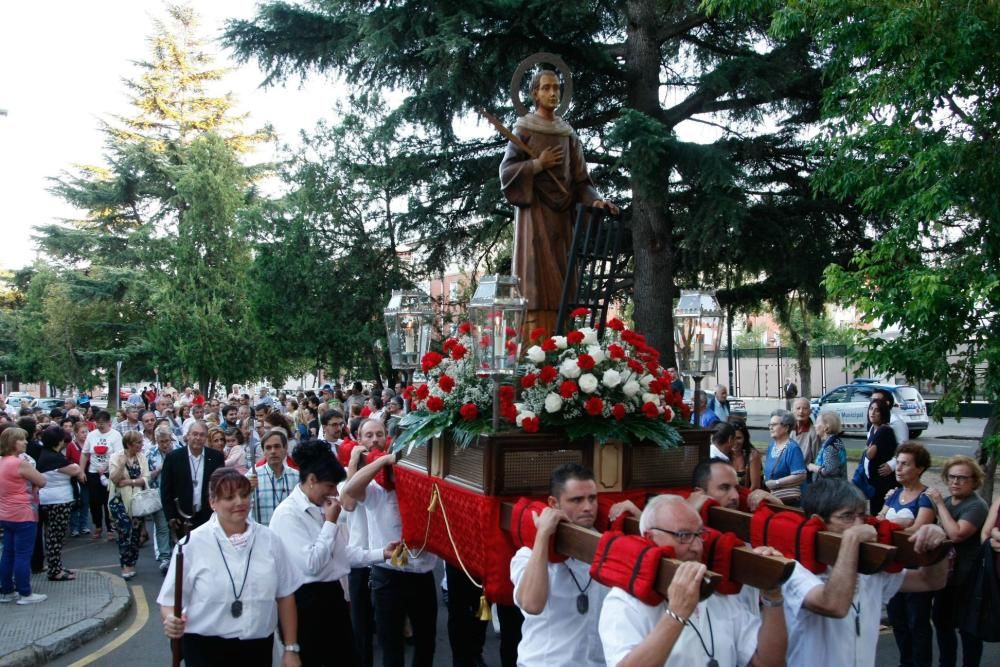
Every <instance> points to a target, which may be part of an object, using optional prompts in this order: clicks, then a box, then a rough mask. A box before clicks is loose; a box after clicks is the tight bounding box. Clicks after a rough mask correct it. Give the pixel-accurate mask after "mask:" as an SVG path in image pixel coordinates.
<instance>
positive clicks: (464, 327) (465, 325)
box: [458, 322, 472, 336]
mask: <svg viewBox="0 0 1000 667" xmlns="http://www.w3.org/2000/svg"><path fill="white" fill-rule="evenodd" d="M470 331H472V323H471V322H462V323H461V324H459V325H458V333H460V334H462V335H463V336H467V335H469V332H470Z"/></svg>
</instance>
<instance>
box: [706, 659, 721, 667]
mask: <svg viewBox="0 0 1000 667" xmlns="http://www.w3.org/2000/svg"><path fill="white" fill-rule="evenodd" d="M708 667H719V661H718V660H716V659H715V658H712V659H710V660H709V661H708Z"/></svg>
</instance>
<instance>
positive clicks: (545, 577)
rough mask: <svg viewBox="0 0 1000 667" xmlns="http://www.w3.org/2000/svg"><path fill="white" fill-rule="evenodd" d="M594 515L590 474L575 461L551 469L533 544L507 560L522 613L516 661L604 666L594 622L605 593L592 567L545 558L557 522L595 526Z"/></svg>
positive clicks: (594, 486)
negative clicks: (593, 579)
mask: <svg viewBox="0 0 1000 667" xmlns="http://www.w3.org/2000/svg"><path fill="white" fill-rule="evenodd" d="M596 518H597V483H596V482H595V481H594V473H593V472H591V471H590V470H588V469H587V468H584V467H583V466H581V465H578V464H575V463H567V464H564V465H561V466H559V467H558V468H556V469H555V470H553V471H552V475H551V478H550V488H549V497H548V507H546V508H545V510H544V511H543V512H542V513H541V514H540V515H538V516H535V517H534V519H535V526H536V527H537V528H538V532H537V534H536V536H535V543H534V545H533V546H532V548H530V549H529V548H528V547H521V548H520V549H519V550H518V551H517V553H516V554H514V558H513V559H512V560H511V562H510V578H511V581H512V582H513V583H514V604H516V605H517V606H518V607H519V608H520V609H521V611H523V612H524V625H523V626H522V627H521V643H520V644H518V647H517V664H518V665H528V666H534V665H553V666H554V665H595V666H596V665H603V664H604V660H603V654H602V650H601V645H600V642H599V641H598V636H597V632H596V630H597V621H598V619H599V618H600V614H601V606H602V603H603V602H604V597H605V596H606V595H607V593H608V589H607V587H606V586H602V585H601V584H599V583H597V582H596V581H592V580H591V578H590V565H589V564H588V563H585V562H583V561H579V560H576V559H575V558H570V559H569V560H566V561H563V562H561V563H550V562H549V542H550V541H551V539H552V536H553V535H554V534H555V531H556V528H557V527H558V526H559V522H560V521H568V522H569V523H572V524H575V525H577V526H581V527H583V528H593V527H594V521H595V520H596Z"/></svg>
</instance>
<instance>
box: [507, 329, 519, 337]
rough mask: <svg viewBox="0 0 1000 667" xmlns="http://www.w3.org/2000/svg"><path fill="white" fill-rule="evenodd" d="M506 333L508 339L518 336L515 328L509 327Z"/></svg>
mask: <svg viewBox="0 0 1000 667" xmlns="http://www.w3.org/2000/svg"><path fill="white" fill-rule="evenodd" d="M504 333H505V334H507V337H508V338H510V337H511V336H516V335H517V329H515V328H514V327H507V328H506V329H504Z"/></svg>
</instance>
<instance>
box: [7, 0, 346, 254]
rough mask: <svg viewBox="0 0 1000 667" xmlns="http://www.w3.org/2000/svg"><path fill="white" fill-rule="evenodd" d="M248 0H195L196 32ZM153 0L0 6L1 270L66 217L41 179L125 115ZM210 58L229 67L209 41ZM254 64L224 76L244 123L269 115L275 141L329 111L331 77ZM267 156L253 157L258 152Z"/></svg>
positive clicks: (87, 152) (211, 27) (75, 158)
mask: <svg viewBox="0 0 1000 667" xmlns="http://www.w3.org/2000/svg"><path fill="white" fill-rule="evenodd" d="M256 4H257V2H256V1H255V0H211V1H208V0H201V1H196V2H194V3H192V5H193V6H194V8H195V9H196V11H197V12H198V13H199V15H200V17H201V34H202V35H203V36H205V37H206V38H207V39H209V40H215V38H217V37H218V35H219V34H220V33H221V31H222V28H223V25H224V22H225V20H226V19H229V18H249V17H251V16H253V15H254V13H255V6H256ZM163 8H164V5H163V3H162V2H161V0H86V1H85V2H80V1H79V0H32V1H31V2H5V3H3V7H2V9H0V109H3V110H6V112H7V115H6V116H4V115H0V269H8V270H9V269H17V268H20V267H23V266H25V265H27V264H30V263H31V262H32V261H33V260H34V259H35V256H36V254H35V247H34V242H33V241H32V238H31V235H32V229H33V227H35V226H36V225H44V224H48V223H51V222H57V221H59V220H60V219H63V218H69V217H74V216H75V212H74V210H73V209H72V208H71V207H69V206H68V205H66V204H65V203H64V202H63V201H62V200H61V199H59V198H58V197H55V196H54V195H51V194H49V192H48V191H47V189H48V187H49V186H50V181H49V179H50V178H51V177H54V176H58V175H59V174H60V172H61V171H63V170H64V169H68V168H71V167H72V166H73V165H75V164H95V163H100V161H101V155H102V149H103V141H104V137H103V135H102V134H101V132H100V131H99V120H100V119H101V118H108V116H109V114H129V113H130V109H131V107H130V105H129V103H128V98H127V96H126V92H125V87H124V85H123V84H122V79H123V78H133V77H135V76H137V75H138V72H139V70H138V68H136V67H135V66H134V65H133V61H137V60H144V59H147V58H148V55H149V53H148V45H147V43H146V39H147V37H148V36H149V35H150V34H151V33H152V31H153V19H154V18H164V17H165V16H166V14H165V12H164V9H163ZM209 48H210V49H211V50H214V51H217V52H218V54H219V59H218V61H217V62H218V63H219V64H228V65H231V66H232V67H237V65H236V63H235V62H233V61H232V60H230V59H229V54H228V53H227V52H225V51H223V50H222V48H221V46H220V45H218V44H217V43H215V42H214V41H212V42H210V44H209ZM263 78H264V77H263V75H262V74H261V72H260V70H258V69H257V68H256V66H255V65H254V64H252V63H250V64H247V65H243V66H239V67H237V69H236V70H235V71H234V72H233V73H231V74H230V75H229V76H228V77H227V78H226V82H225V88H226V89H228V90H231V91H232V92H233V94H234V96H235V98H236V109H235V110H236V111H238V112H250V117H249V119H248V120H247V127H248V128H256V127H260V126H261V125H263V124H265V123H271V124H272V125H273V126H274V128H275V130H276V131H277V133H278V137H279V140H280V141H281V142H282V143H289V142H294V141H295V140H296V137H297V134H298V132H299V130H301V129H311V128H312V127H313V126H314V125H315V124H316V122H317V121H318V120H319V119H321V118H324V117H326V118H329V117H330V116H331V114H330V109H332V107H333V105H334V103H335V102H336V96H337V95H338V90H342V88H338V87H337V86H336V84H335V83H334V82H333V81H331V80H328V79H326V78H324V77H321V76H319V75H312V76H311V77H309V78H308V79H307V80H306V81H304V82H302V81H299V80H298V79H294V80H290V81H289V82H287V84H286V85H285V86H284V87H272V88H267V89H262V88H260V87H259V84H260V82H261V81H262V80H263ZM267 157H269V156H261V159H266V158H267Z"/></svg>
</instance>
